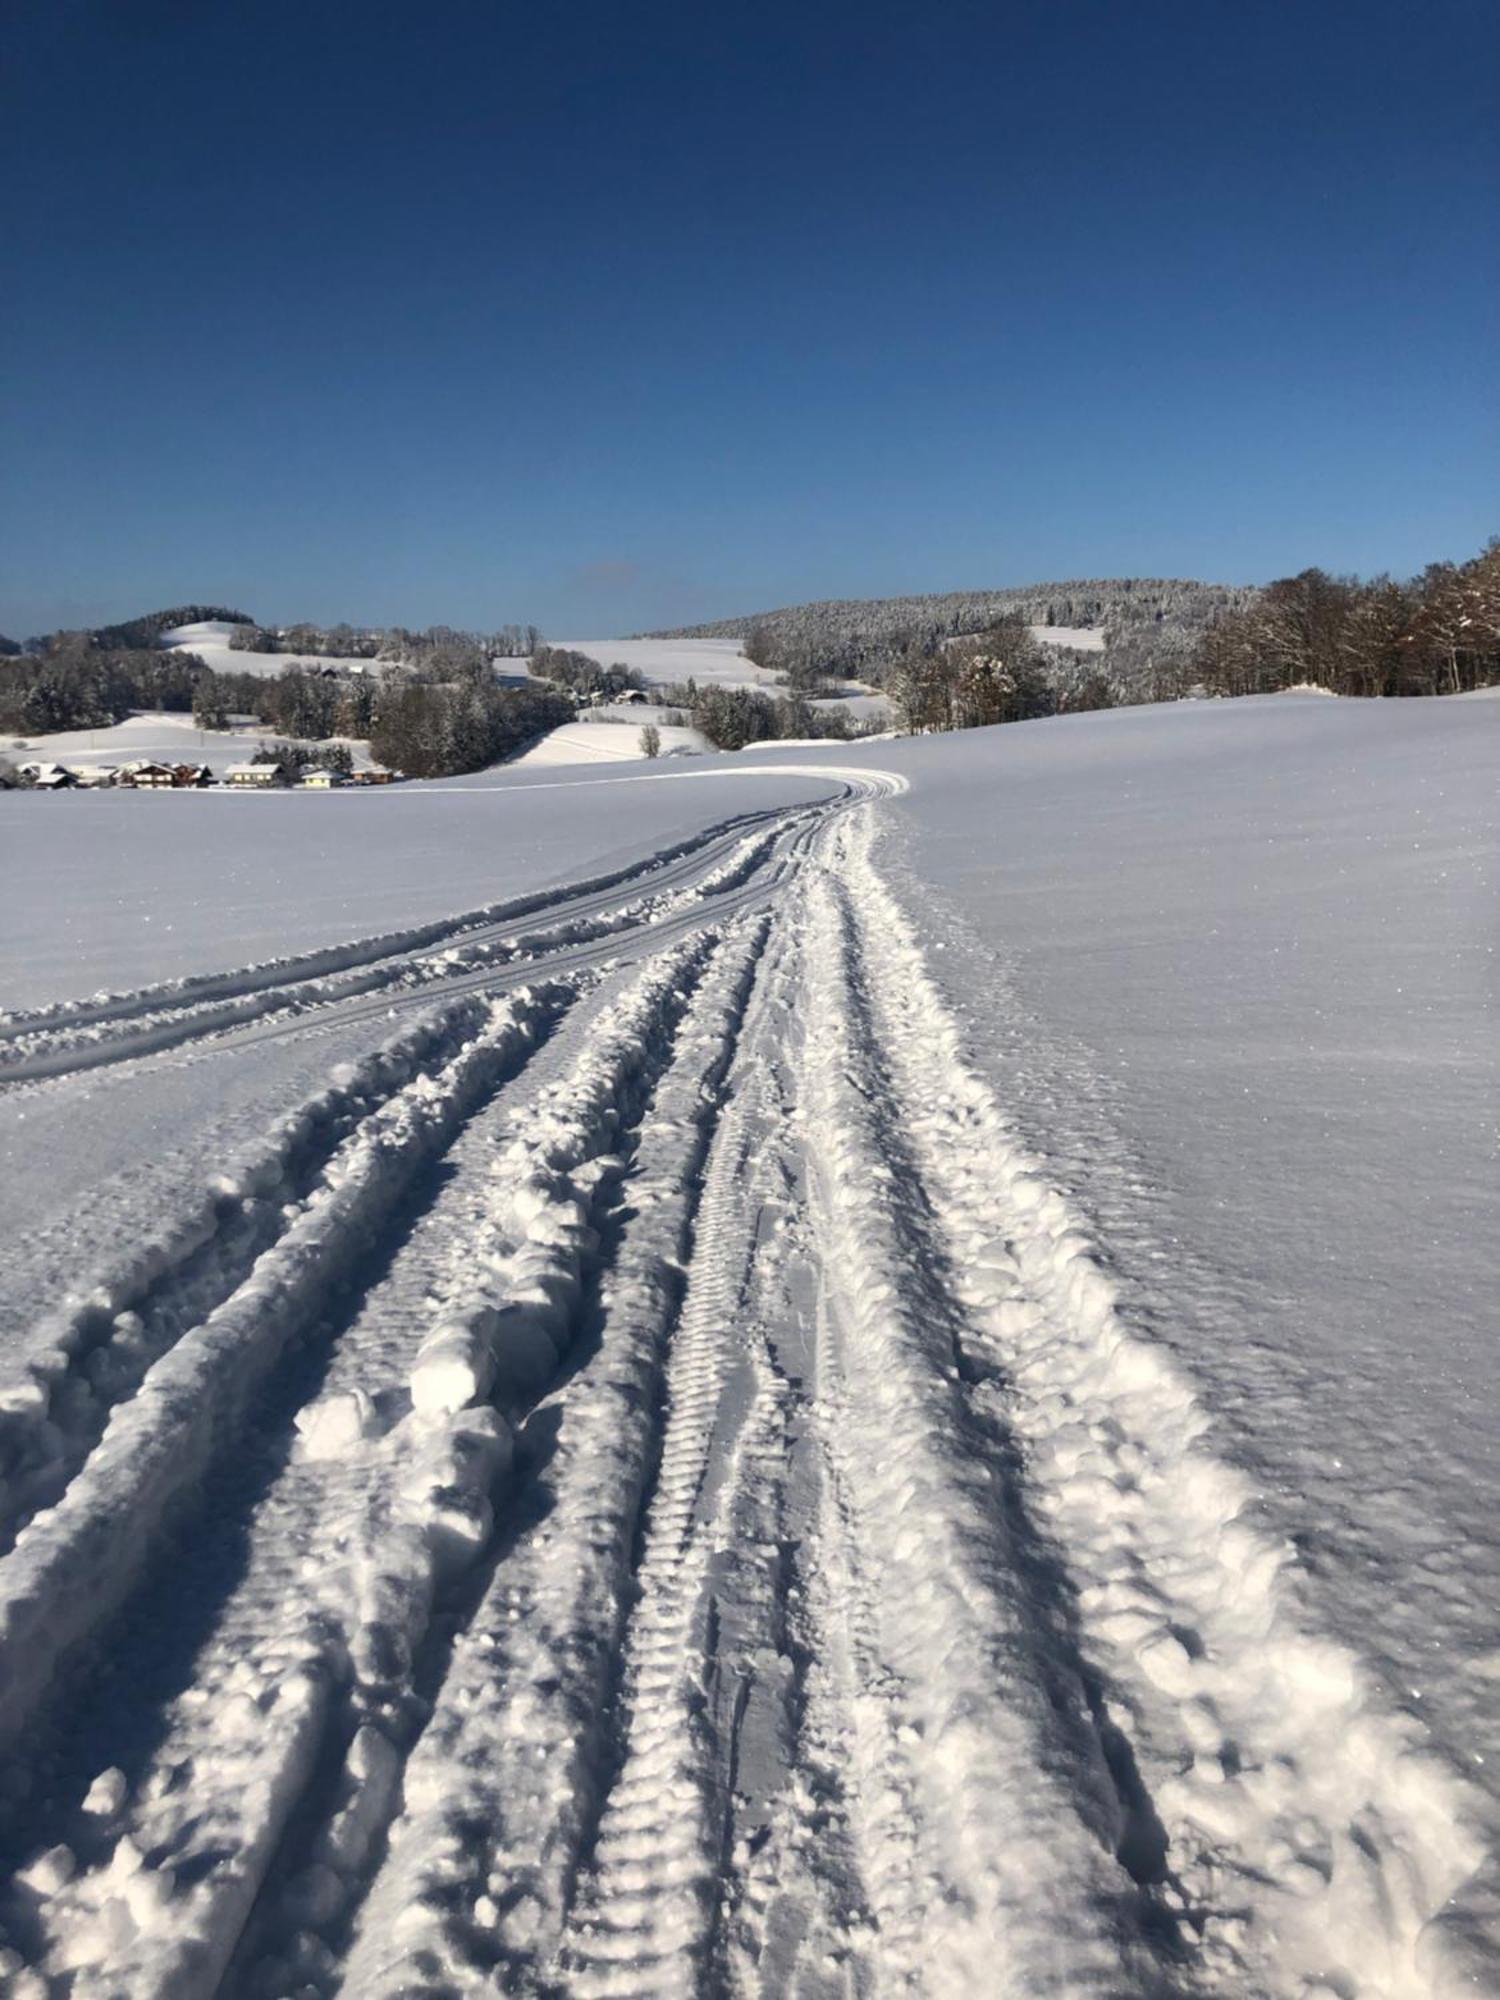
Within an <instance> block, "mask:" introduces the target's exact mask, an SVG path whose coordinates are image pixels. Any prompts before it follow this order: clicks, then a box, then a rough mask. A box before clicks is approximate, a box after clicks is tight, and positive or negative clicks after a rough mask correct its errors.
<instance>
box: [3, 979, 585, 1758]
mask: <svg viewBox="0 0 1500 2000" xmlns="http://www.w3.org/2000/svg"><path fill="white" fill-rule="evenodd" d="M571 994H572V989H571V988H568V987H552V988H539V989H536V990H535V991H523V992H521V993H519V994H516V995H513V996H512V997H510V998H509V999H507V1000H505V1001H500V1002H495V1003H493V1004H492V1005H491V1006H489V1007H488V1008H487V1009H486V1010H485V1015H484V1017H483V1019H482V1022H481V1024H480V1026H479V1029H478V1032H476V1033H475V1034H474V1035H473V1036H472V1038H471V1039H469V1040H468V1041H466V1042H465V1043H463V1044H462V1045H461V1046H460V1048H459V1049H458V1051H457V1053H456V1054H454V1055H453V1056H452V1057H451V1058H450V1059H449V1061H447V1062H446V1063H445V1064H444V1065H443V1067H442V1068H441V1069H439V1070H438V1071H437V1072H436V1073H435V1074H433V1075H427V1074H424V1073H422V1072H418V1073H417V1074H416V1075H415V1076H414V1077H413V1078H412V1080H411V1081H409V1082H408V1083H406V1084H405V1085H403V1086H402V1087H401V1088H400V1089H399V1090H398V1091H396V1092H395V1094H394V1095H392V1096H390V1097H389V1098H387V1099H386V1101H385V1102H384V1103H382V1104H380V1105H379V1106H378V1107H377V1108H376V1109H375V1110H374V1111H373V1112H372V1113H371V1114H370V1115H369V1116H368V1117H366V1118H365V1119H363V1120H362V1121H361V1122H360V1123H359V1124H357V1125H356V1126H355V1127H354V1129H353V1130H352V1132H351V1133H350V1134H349V1136H348V1137H347V1138H346V1139H345V1140H344V1141H343V1143H342V1144H341V1145H340V1146H339V1147H338V1148H337V1149H336V1151H335V1152H334V1153H333V1154H332V1155H331V1157H330V1158H329V1159H328V1161H327V1162H326V1164H325V1166H324V1167H323V1169H322V1171H321V1173H320V1175H319V1177H318V1180H317V1183H316V1185H315V1186H314V1187H313V1189H312V1191H311V1192H310V1193H309V1194H308V1196H307V1197H306V1199H305V1200H304V1201H303V1202H302V1203H300V1204H299V1205H298V1212H297V1213H296V1214H295V1216H294V1217H292V1218H291V1219H290V1220H289V1223H288V1227H287V1228H286V1229H285V1231H284V1232H283V1233H282V1234H281V1235H280V1236H279V1237H278V1238H277V1239H276V1241H275V1242H274V1243H273V1244H272V1245H271V1246H270V1248H269V1249H267V1250H266V1251H264V1252H263V1253H262V1255H261V1256H260V1257H259V1258H258V1259H257V1260H256V1262H255V1263H254V1265H253V1266H252V1268H251V1269H250V1271H249V1272H248V1274H247V1275H246V1276H245V1278H244V1279H243V1281H242V1282H241V1283H240V1284H239V1285H238V1287H237V1288H236V1289H235V1290H234V1291H232V1292H231V1293H230V1294H229V1295H228V1296H227V1297H226V1298H224V1299H223V1300H222V1302H221V1303H220V1304H218V1305H217V1306H215V1307H214V1309H213V1310H212V1311H211V1312H210V1313H209V1315H208V1316H207V1318H206V1319H204V1320H203V1321H202V1322H201V1323H200V1324H198V1325H196V1326H194V1327H192V1328H190V1329H189V1330H187V1331H186V1332H184V1333H182V1334H181V1335H180V1336H179V1338H178V1339H177V1340H176V1341H175V1342H174V1343H173V1345H172V1346H171V1347H170V1348H169V1349H168V1350H167V1352H166V1353H164V1354H163V1355H162V1356H160V1357H159V1358H158V1359H157V1360H156V1361H155V1362H154V1363H153V1364H152V1366H151V1367H150V1368H149V1369H148V1371H147V1373H146V1375H145V1377H144V1379H143V1380H142V1381H141V1383H140V1386H139V1388H138V1389H137V1391H136V1393H135V1395H134V1396H133V1397H131V1398H130V1400H129V1401H127V1402H125V1403H124V1404H122V1405H121V1406H120V1407H119V1408H118V1409H117V1410H116V1411H115V1412H114V1414H113V1415H112V1417H111V1419H110V1421H109V1423H108V1424H107V1425H106V1427H105V1430H104V1433H103V1435H102V1437H101V1438H100V1440H99V1442H98V1444H97V1446H96V1447H95V1449H94V1451H93V1452H92V1453H91V1454H90V1455H89V1457H88V1459H87V1460H86V1462H85V1463H84V1465H83V1467H82V1469H81V1471H80V1472H79V1474H78V1475H77V1477H75V1479H74V1480H73V1481H72V1483H71V1484H70V1485H69V1486H68V1488H67V1490H66V1491H65V1492H64V1493H63V1495H62V1497H61V1499H60V1500H59V1501H58V1502H57V1503H56V1504H55V1505H54V1506H52V1507H50V1508H47V1509H46V1510H44V1511H43V1512H42V1513H40V1514H38V1515H37V1516H36V1517H35V1518H34V1519H33V1520H32V1521H30V1522H29V1523H28V1525H27V1526H26V1527H25V1528H24V1529H23V1531H22V1532H21V1534H20V1535H19V1536H18V1538H17V1540H16V1543H15V1546H14V1547H13V1548H12V1549H11V1550H10V1551H9V1553H8V1554H7V1555H6V1556H5V1557H4V1558H3V1560H0V1741H4V1742H6V1743H11V1742H14V1741H15V1739H16V1738H17V1737H18V1736H19V1735H20V1733H21V1732H22V1731H23V1730H24V1729H25V1727H26V1726H27V1724H28V1722H29V1721H30V1719H31V1717H32V1715H33V1714H34V1712H35V1711H36V1709H37V1706H38V1704H39V1703H40V1702H41V1700H42V1699H43V1697H44V1696H45V1694H46V1692H47V1689H48V1686H49V1683H50V1682H51V1680H52V1678H53V1676H54V1675H55V1673H56V1672H57V1670H58V1668H59V1666H60V1664H61V1663H62V1661H63V1660H64V1659H65V1657H66V1656H67V1655H68V1654H70V1653H71V1652H72V1651H73V1649H75V1648H76V1647H77V1646H78V1645H79V1644H80V1643H81V1642H82V1641H84V1640H86V1639H88V1638H89V1637H90V1635H91V1634H92V1633H93V1632H95V1631H96V1630H97V1629H98V1628H99V1627H100V1626H101V1625H102V1624H103V1623H104V1622H105V1620H107V1619H108V1617H109V1616H110V1615H111V1613H112V1612H113V1611H114V1610H115V1608H116V1607H117V1606H118V1605H119V1604H120V1602H121V1601H122V1600H123V1599H124V1598H125V1597H126V1595H127V1594H128V1592H129V1591H130V1589H131V1588H132V1586H133V1585H134V1583H135V1580H136V1578H137V1576H138V1575H139V1573H140V1572H141V1571H142V1569H143V1568H144V1567H145V1565H146V1563H147V1561H148V1559H149V1557H150V1554H151V1549H152V1543H153V1540H154V1538H155V1536H156V1534H157V1533H158V1531H159V1530H160V1528H161V1527H162V1525H163V1523H164V1521H165V1520H166V1519H167V1517H168V1515H169V1513H171V1512H173V1511H175V1510H177V1509H179V1508H180V1507H181V1506H182V1504H183V1503H184V1501H185V1500H186V1498H187V1497H188V1496H189V1495H190V1494H191V1492H192V1491H193V1490H194V1488H195V1487H196V1486H197V1485H198V1484H199V1483H200V1482H201V1480H202V1479H203V1477H204V1476H205V1474H206V1472H207V1471H208V1470H209V1468H210V1467H211V1465H212V1463H213V1460H214V1457H215V1454H216V1453H217V1452H219V1451H221V1450H222V1449H223V1448H224V1447H225V1445H226V1443H227V1442H228V1441H229V1440H231V1439H232V1438H233V1437H234V1435H235V1434H236V1432H237V1431H238V1430H239V1428H240V1427H241V1426H242V1425H243V1423H244V1421H245V1416H246V1411H247V1408H248V1407H249V1406H250V1404H251V1403H252V1401H253V1398H254V1397H255V1395H256V1393H257V1392H258V1390H259V1388H260V1386H261V1384H262V1383H263V1381H264V1380H265V1378H266V1377H267V1375H268V1374H269V1373H270V1372H271V1371H272V1370H273V1369H274V1368H275V1367H276V1365H277V1363H278V1361H279V1360H280V1357H281V1355H282V1353H283V1352H284V1350H285V1349H286V1347H287V1345H288V1343H289V1342H290V1341H291V1340H292V1339H293V1337H294V1336H295V1335H296V1334H297V1333H298V1332H300V1331H301V1330H302V1329H303V1328H304V1327H305V1326H307V1325H308V1324H310V1323H311V1322H312V1321H313V1319H315V1318H316V1317H317V1316H318V1315H319V1314H320V1313H322V1312H324V1311H326V1310H327V1309H328V1306H329V1304H330V1301H331V1299H332V1297H333V1296H334V1294H335V1293H336V1290H337V1287H338V1286H339V1285H340V1284H341V1283H342V1282H343V1281H344V1280H345V1279H346V1278H347V1277H348V1276H349V1275H350V1273H351V1271H352V1270H354V1269H355V1268H356V1267H357V1265H358V1262H359V1260H360V1258H361V1257H363V1256H365V1255H366V1254H367V1253H368V1246H369V1244H370V1243H371V1241H372V1240H373V1239H374V1238H375V1237H376V1236H377V1235H378V1232H379V1231H380V1229H381V1228H382V1227H383V1226H384V1225H385V1224H387V1223H388V1222H389V1220H390V1218H391V1217H392V1216H393V1214H394V1213H395V1212H396V1211H397V1209H398V1207H399V1204H400V1202H401V1200H402V1198H403V1197H404V1195H405V1194H406V1192H407V1190H408V1189H409V1188H410V1186H411V1185H412V1182H413V1180H414V1178H415V1176H416V1175H417V1174H418V1173H419V1171H421V1170H422V1169H423V1168H424V1167H426V1166H427V1165H429V1164H430V1163H431V1162H432V1161H433V1160H434V1159H436V1158H437V1157H439V1156H440V1155H441V1154H442V1152H443V1151H445V1150H446V1148H447V1147H448V1146H449V1145H450V1144H451V1143H452V1141H453V1138H454V1137H455V1135H456V1134H457V1132H458V1131H459V1130H460V1129H461V1127H462V1125H463V1124H464V1122H465V1121H466V1120H467V1119H468V1118H469V1117H470V1116H471V1115H472V1114H473V1112H474V1110H475V1109H476V1108H477V1107H478V1105H480V1104H481V1103H482V1102H483V1101H484V1100H485V1098H486V1097H487V1096H488V1095H489V1094H490V1093H491V1092H492V1091H493V1090H494V1089H495V1088H496V1087H497V1086H498V1085H499V1083H500V1082H502V1081H503V1080H504V1078H505V1077H506V1076H507V1075H508V1074H509V1073H510V1072H511V1070H512V1069H513V1068H514V1067H515V1066H516V1065H517V1064H519V1063H520V1062H522V1061H523V1060H524V1059H525V1057H526V1055H527V1054H528V1053H529V1051H530V1049H531V1048H532V1046H533V1045H534V1041H535V1028H536V1024H537V1023H538V1022H539V1021H540V1020H542V1019H544V1018H545V1017H546V1016H547V1015H548V1014H549V1013H550V1012H552V1011H554V1010H555V1009H557V1008H558V1007H560V1006H562V1005H563V1004H565V1003H566V1001H567V1000H568V999H569V998H571Z"/></svg>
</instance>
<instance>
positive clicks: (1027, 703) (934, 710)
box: [886, 612, 1114, 735]
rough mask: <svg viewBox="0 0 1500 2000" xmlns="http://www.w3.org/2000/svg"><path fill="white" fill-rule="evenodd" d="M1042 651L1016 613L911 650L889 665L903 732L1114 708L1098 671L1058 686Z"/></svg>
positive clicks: (888, 688) (920, 732)
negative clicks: (971, 633)
mask: <svg viewBox="0 0 1500 2000" xmlns="http://www.w3.org/2000/svg"><path fill="white" fill-rule="evenodd" d="M1046 652H1047V649H1046V648H1044V647H1043V646H1041V645H1040V644H1038V642H1037V640H1036V639H1035V638H1033V636H1032V634H1031V631H1030V628H1029V625H1028V621H1027V620H1026V619H1025V618H1024V617H1022V616H1021V615H1020V614H1019V613H1014V612H1013V613H1010V614H1008V615H1007V616H1005V617H1003V618H997V619H996V620H995V622H994V624H992V625H991V626H990V627H989V629H988V631H986V632H983V633H981V634H979V635H978V636H976V637H974V638H970V639H960V640H957V641H954V642H952V643H950V644H947V645H936V646H931V647H927V648H922V647H915V646H914V647H910V648H908V649H907V651H906V652H904V653H903V654H901V656H900V657H899V658H898V659H897V660H896V661H895V662H893V664H892V666H891V669H890V672H889V674H888V676H887V679H886V693H887V695H888V696H889V698H890V702H891V706H892V707H893V708H894V709H895V711H896V716H897V719H898V720H899V722H900V724H901V727H902V728H903V729H904V730H905V731H906V732H907V734H908V735H923V734H926V733H927V732H929V731H932V730H944V729H981V728H984V727H985V726H986V725H988V724H990V723H996V722H1029V721H1032V720H1033V719H1034V718H1036V717H1037V716H1042V715H1058V714H1063V713H1067V712H1072V711H1077V710H1080V709H1092V708H1110V707H1113V706H1114V693H1113V690H1112V689H1111V687H1110V685H1109V682H1108V680H1107V679H1106V678H1105V676H1104V675H1103V674H1102V673H1099V672H1097V671H1095V672H1093V673H1091V674H1084V675H1082V676H1079V677H1078V678H1077V679H1076V680H1074V681H1073V682H1071V683H1068V684H1066V685H1060V684H1059V682H1058V679H1057V677H1056V674H1055V672H1054V671H1053V668H1054V663H1053V662H1052V661H1050V660H1049V659H1048V658H1047V657H1046Z"/></svg>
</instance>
